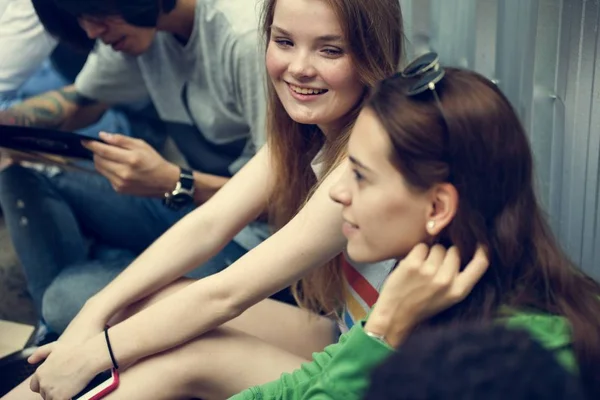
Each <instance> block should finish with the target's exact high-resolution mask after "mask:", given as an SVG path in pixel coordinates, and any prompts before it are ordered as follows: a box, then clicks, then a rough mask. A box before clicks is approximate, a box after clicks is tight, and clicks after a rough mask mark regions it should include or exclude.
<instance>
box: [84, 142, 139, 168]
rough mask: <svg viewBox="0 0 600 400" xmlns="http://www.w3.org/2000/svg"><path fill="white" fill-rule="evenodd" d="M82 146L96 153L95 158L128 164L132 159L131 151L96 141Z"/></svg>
mask: <svg viewBox="0 0 600 400" xmlns="http://www.w3.org/2000/svg"><path fill="white" fill-rule="evenodd" d="M82 144H83V146H84V147H85V148H87V149H88V150H90V151H91V152H92V153H94V155H95V156H98V157H102V158H104V159H106V160H110V161H114V162H118V163H127V162H129V161H130V158H131V151H130V150H128V149H125V148H121V147H118V146H115V145H112V144H106V143H102V142H95V141H85V142H83V143H82Z"/></svg>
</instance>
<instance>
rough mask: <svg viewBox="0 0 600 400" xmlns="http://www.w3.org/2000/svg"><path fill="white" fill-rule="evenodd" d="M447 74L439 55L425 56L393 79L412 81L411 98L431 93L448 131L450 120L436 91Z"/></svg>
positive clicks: (446, 138)
mask: <svg viewBox="0 0 600 400" xmlns="http://www.w3.org/2000/svg"><path fill="white" fill-rule="evenodd" d="M445 74H446V72H445V71H444V69H443V68H442V67H441V66H440V58H439V56H438V54H437V53H434V52H430V53H426V54H423V55H422V56H420V57H418V58H416V59H415V60H414V61H412V62H411V63H410V64H408V66H406V68H404V70H403V71H401V72H398V73H396V74H395V75H394V76H393V77H392V79H406V80H410V81H412V83H411V84H410V85H409V86H408V88H407V90H406V94H407V95H408V96H409V97H416V96H419V95H421V94H423V93H426V92H431V94H432V95H433V98H434V99H435V102H436V105H437V107H438V109H439V111H440V114H441V115H442V120H443V121H444V125H445V128H446V131H448V120H447V118H446V114H445V113H444V108H443V107H442V102H441V101H440V98H439V96H438V93H437V91H436V84H438V83H439V82H440V81H441V80H442V79H443V78H444V75H445ZM444 142H445V143H444V144H445V146H446V148H447V145H448V132H446V135H444Z"/></svg>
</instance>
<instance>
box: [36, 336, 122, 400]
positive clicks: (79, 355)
mask: <svg viewBox="0 0 600 400" xmlns="http://www.w3.org/2000/svg"><path fill="white" fill-rule="evenodd" d="M105 346H106V345H105V344H104V343H103V340H102V335H96V336H95V337H94V338H92V339H90V340H88V341H86V342H85V343H82V344H78V345H74V346H73V345H65V344H62V343H61V342H60V341H59V342H54V343H51V344H48V345H46V346H43V347H41V348H40V349H39V350H38V351H40V352H41V353H43V354H42V355H43V356H44V357H47V358H46V361H44V363H43V364H42V365H41V366H40V367H39V368H38V369H37V370H36V372H35V374H33V376H32V378H31V383H30V388H31V390H32V391H34V392H36V393H39V394H40V395H41V396H42V398H43V399H44V400H67V399H71V398H72V397H73V396H74V395H75V394H77V393H79V392H80V391H81V390H82V389H83V388H84V387H85V386H86V385H87V384H88V383H89V382H90V381H91V380H92V379H93V378H94V377H95V376H96V375H97V374H98V373H100V372H102V371H104V370H106V369H108V368H109V367H110V365H111V364H110V358H109V356H108V350H107V349H106V348H104V347H105Z"/></svg>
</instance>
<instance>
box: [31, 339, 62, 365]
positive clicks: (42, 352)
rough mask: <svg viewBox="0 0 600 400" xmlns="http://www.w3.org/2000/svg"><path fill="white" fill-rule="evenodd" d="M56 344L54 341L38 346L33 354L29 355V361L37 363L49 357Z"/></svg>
mask: <svg viewBox="0 0 600 400" xmlns="http://www.w3.org/2000/svg"><path fill="white" fill-rule="evenodd" d="M55 345H56V342H53V343H49V344H47V345H45V346H42V347H40V348H38V349H37V350H36V351H35V352H34V353H33V354H32V355H30V356H29V358H28V359H27V362H28V363H29V364H37V363H39V362H42V361H44V360H45V359H46V358H48V356H49V355H50V353H52V350H53V349H54V346H55Z"/></svg>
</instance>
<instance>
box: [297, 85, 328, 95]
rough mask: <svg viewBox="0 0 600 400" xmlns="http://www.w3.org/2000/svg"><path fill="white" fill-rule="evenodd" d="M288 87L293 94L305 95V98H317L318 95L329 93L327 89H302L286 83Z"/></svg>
mask: <svg viewBox="0 0 600 400" xmlns="http://www.w3.org/2000/svg"><path fill="white" fill-rule="evenodd" d="M288 86H289V87H290V89H292V91H293V92H294V93H296V94H301V95H305V96H307V95H309V96H310V95H312V96H319V95H322V94H325V93H327V92H328V91H329V90H327V89H313V88H302V87H300V86H296V85H292V84H291V83H288Z"/></svg>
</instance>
